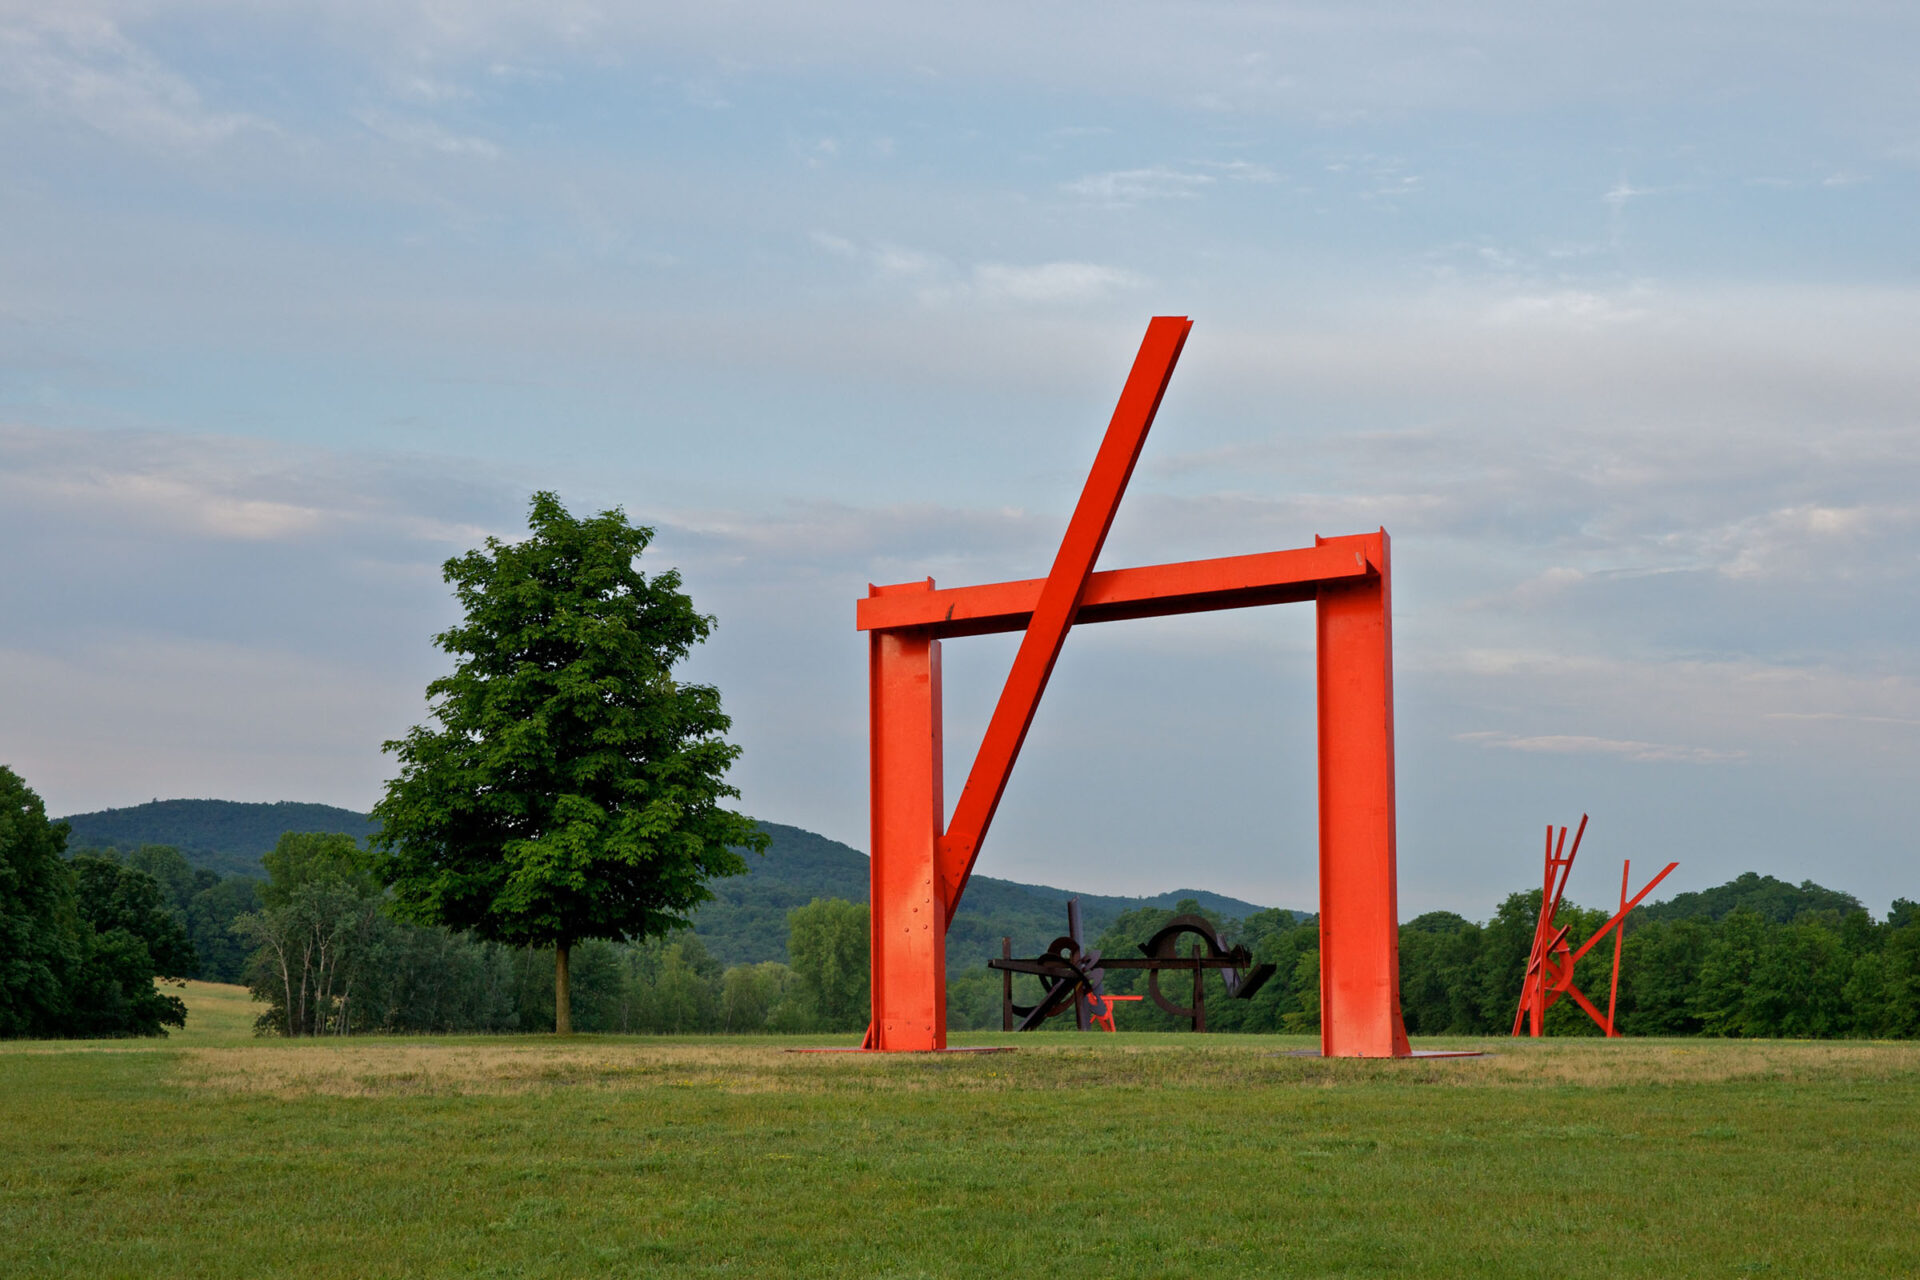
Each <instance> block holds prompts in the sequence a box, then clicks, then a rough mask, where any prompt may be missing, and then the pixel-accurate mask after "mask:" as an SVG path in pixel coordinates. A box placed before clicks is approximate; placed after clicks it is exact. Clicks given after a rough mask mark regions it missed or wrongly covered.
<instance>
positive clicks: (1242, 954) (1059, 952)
mask: <svg viewBox="0 0 1920 1280" xmlns="http://www.w3.org/2000/svg"><path fill="white" fill-rule="evenodd" d="M1187 936H1191V937H1193V938H1195V939H1197V941H1195V942H1194V943H1193V944H1192V946H1191V947H1190V948H1189V950H1188V954H1186V955H1184V956H1183V955H1181V954H1180V945H1181V939H1182V938H1183V937H1187ZM1140 952H1141V958H1139V959H1134V958H1132V957H1130V956H1119V957H1115V958H1113V959H1107V958H1105V957H1103V956H1102V955H1101V954H1100V952H1099V951H1098V950H1096V949H1093V948H1090V947H1087V946H1085V945H1084V944H1083V943H1082V942H1081V939H1080V900H1079V899H1078V898H1070V899H1068V901H1067V932H1066V933H1065V934H1063V935H1062V936H1060V937H1058V938H1055V939H1054V940H1053V942H1052V943H1051V944H1050V945H1049V946H1048V947H1047V949H1046V950H1045V951H1043V952H1041V953H1040V954H1039V955H1037V956H1035V957H1034V958H1033V959H1031V960H1016V959H1014V958H1013V954H1012V953H1013V943H1012V941H1011V940H1010V939H1007V938H1002V939H1001V940H1000V959H998V960H989V961H987V967H988V968H990V969H998V970H999V971H1000V973H1001V986H1000V999H1001V1012H1000V1025H1001V1026H1002V1028H1004V1029H1005V1030H1008V1031H1032V1030H1034V1029H1036V1028H1038V1027H1040V1026H1043V1025H1044V1024H1045V1023H1046V1021H1047V1019H1049V1018H1052V1017H1056V1016H1058V1015H1060V1014H1063V1013H1065V1012H1066V1011H1067V1009H1068V1007H1069V1006H1071V1007H1072V1009H1073V1011H1074V1022H1075V1024H1076V1025H1077V1026H1078V1027H1079V1029H1080V1030H1082V1031H1086V1030H1088V1029H1089V1028H1090V1027H1091V1026H1092V1025H1093V1022H1094V1019H1095V1018H1098V1017H1108V1018H1110V1017H1111V1016H1112V1010H1111V1006H1110V1004H1109V1002H1108V1001H1107V997H1106V971H1107V970H1108V969H1144V970H1146V971H1147V994H1148V995H1149V996H1151V997H1152V999H1153V1002H1154V1003H1155V1004H1157V1005H1159V1006H1160V1007H1161V1008H1162V1009H1165V1010H1166V1011H1167V1012H1168V1013H1170V1014H1172V1015H1173V1016H1174V1017H1176V1018H1184V1019H1186V1020H1187V1021H1188V1022H1189V1023H1190V1024H1191V1025H1192V1027H1193V1029H1194V1030H1195V1031H1205V1030H1206V1029H1207V1005H1206V975H1207V972H1208V971H1209V970H1213V971H1216V972H1218V973H1219V974H1220V978H1221V981H1222V982H1224V983H1225V984H1226V988H1227V995H1228V996H1229V997H1230V998H1232V999H1235V1000H1250V999H1252V998H1253V995H1254V993H1255V992H1256V991H1258V990H1260V988H1261V986H1262V985H1263V984H1264V983H1265V982H1266V981H1267V979H1268V978H1271V977H1272V976H1273V972H1274V969H1273V966H1272V965H1270V964H1255V963H1254V962H1253V953H1252V952H1250V951H1248V950H1247V948H1246V947H1245V946H1244V945H1241V944H1239V943H1236V944H1234V945H1233V946H1231V947H1229V946H1228V945H1227V944H1226V942H1225V941H1224V940H1223V939H1222V938H1221V937H1220V934H1219V932H1218V931H1217V930H1215V929H1214V927H1213V924H1212V922H1211V921H1209V920H1208V919H1207V918H1206V917H1204V916H1197V915H1178V916H1175V917H1173V919H1171V920H1169V921H1167V923H1166V924H1165V925H1163V926H1161V928H1160V929H1159V930H1158V931H1157V932H1156V933H1155V934H1154V935H1153V936H1152V937H1151V938H1149V939H1147V940H1146V941H1145V942H1143V943H1141V944H1140ZM1169 970H1171V971H1174V972H1179V971H1182V970H1184V971H1186V972H1189V973H1191V974H1192V975H1193V995H1192V1000H1193V1003H1192V1004H1191V1005H1181V1004H1176V1003H1174V1001H1173V1000H1172V999H1171V998H1170V997H1169V996H1168V995H1167V994H1166V993H1165V992H1164V991H1162V990H1161V989H1160V975H1161V974H1162V973H1164V972H1167V971H1169ZM1016 973H1028V974H1032V975H1033V976H1034V977H1036V978H1038V979H1040V987H1041V994H1040V1000H1039V1002H1038V1003H1036V1004H1031V1005H1019V1004H1015V1003H1014V1002H1013V975H1014V974H1016Z"/></svg>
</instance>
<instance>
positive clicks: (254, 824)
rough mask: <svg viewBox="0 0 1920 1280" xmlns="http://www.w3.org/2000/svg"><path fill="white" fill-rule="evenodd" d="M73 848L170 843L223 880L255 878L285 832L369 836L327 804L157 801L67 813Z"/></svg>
mask: <svg viewBox="0 0 1920 1280" xmlns="http://www.w3.org/2000/svg"><path fill="white" fill-rule="evenodd" d="M62 821H64V822H66V824H67V825H68V826H70V827H71V828H73V830H72V833H71V834H70V835H69V836H68V837H67V847H68V848H71V849H120V850H123V851H127V852H131V851H133V850H135V849H138V848H140V847H141V846H142V845H149V844H155V845H169V846H171V847H172V848H175V849H178V850H179V851H180V852H181V853H182V854H183V855H184V856H185V857H186V859H187V861H188V862H189V863H190V864H191V865H193V866H195V867H201V868H204V869H205V870H208V871H217V872H219V873H220V874H221V875H223V876H258V875H259V874H260V873H261V866H260V859H261V857H262V855H264V854H265V853H266V852H267V851H268V850H269V849H271V848H273V845H274V842H275V841H276V840H278V839H279V838H280V837H281V836H282V835H284V834H286V833H287V832H289V831H298V832H327V833H331V832H336V831H337V832H340V833H342V834H344V835H350V836H352V837H353V838H354V839H356V840H364V839H366V837H368V836H370V835H372V834H373V831H374V825H373V820H372V819H371V818H369V817H367V815H366V814H364V813H355V812H354V811H353V810H351V809H339V808H335V807H334V806H333V805H330V804H301V803H299V802H297V801H292V800H282V801H280V802H279V803H277V804H245V803H242V802H240V801H236V800H155V801H152V802H150V803H148V804H137V805H131V806H129V807H127V808H124V809H102V810H100V811H98V812H96V813H75V814H69V815H68V816H67V817H66V818H64V819H62Z"/></svg>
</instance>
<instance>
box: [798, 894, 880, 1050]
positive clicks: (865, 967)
mask: <svg viewBox="0 0 1920 1280" xmlns="http://www.w3.org/2000/svg"><path fill="white" fill-rule="evenodd" d="M867 920H868V913H867V907H866V905H865V904H864V903H858V902H846V901H842V900H841V899H839V898H815V899H814V900H813V901H812V902H809V903H808V904H807V905H806V906H804V907H795V908H794V909H793V910H791V911H789V912H787V952H788V954H790V955H791V956H792V957H793V993H792V994H793V998H794V1000H795V1002H796V1003H797V1005H798V1008H799V1009H800V1010H801V1011H804V1014H805V1023H804V1024H803V1025H805V1024H810V1025H811V1027H812V1029H815V1030H819V1031H858V1030H859V1029H860V1028H862V1027H864V1026H866V1025H867V1020H868V1018H869V1016H870V1015H871V1012H872V999H871V997H870V996H869V994H868V991H869V987H868V983H869V981H870V976H871V975H870V969H869V965H870V961H871V957H870V952H869V948H868V945H867V944H868V938H867ZM789 1017H790V1018H791V1015H789ZM774 1021H775V1023H776V1024H778V1025H780V1026H781V1027H782V1028H783V1029H785V1028H787V1027H791V1026H792V1025H793V1021H798V1020H797V1019H796V1020H788V1019H781V1018H778V1017H776V1018H775V1019H774Z"/></svg>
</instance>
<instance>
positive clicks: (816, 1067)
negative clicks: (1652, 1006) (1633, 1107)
mask: <svg viewBox="0 0 1920 1280" xmlns="http://www.w3.org/2000/svg"><path fill="white" fill-rule="evenodd" d="M1306 1043H1308V1042H1306V1041H1301V1040H1297V1039H1287V1040H1278V1041H1276V1040H1275V1039H1270V1038H1267V1037H1225V1036H1222V1037H1215V1038H1209V1039H1207V1040H1204V1041H1197V1040H1195V1039H1194V1038H1192V1037H1186V1036H1173V1035H1168V1036H1144V1035H1140V1036H1123V1037H1116V1038H1112V1039H1109V1038H1107V1037H1098V1038H1096V1037H1092V1036H1088V1037H1074V1036H1065V1035H1061V1036H1035V1037H1026V1038H1024V1039H1023V1040H1021V1041H1020V1042H1019V1046H1018V1049H1017V1050H1016V1052H1014V1053H1011V1054H994V1055H978V1054H954V1055H943V1056H935V1057H925V1056H919V1055H903V1056H898V1057H895V1056H884V1057H883V1056H878V1055H860V1054H797V1053H791V1052H788V1051H787V1046H785V1045H782V1044H781V1043H779V1042H771V1043H770V1042H768V1041H766V1040H758V1041H750V1042H745V1043H742V1042H729V1041H725V1040H711V1039H659V1040H653V1039H607V1040H599V1039H588V1040H568V1041H556V1040H548V1039H544V1038H534V1037H527V1038H514V1039H500V1040H434V1039H418V1040H416V1039H377V1038H359V1039H349V1040H305V1041H294V1042H287V1041H263V1042H255V1043H251V1044H241V1045H217V1046H205V1047H197V1048H190V1049H189V1050H188V1051H187V1052H186V1053H185V1054H183V1055H181V1059H180V1062H179V1066H178V1074H179V1078H180V1079H181V1080H182V1081H183V1082H184V1083H187V1084H190V1085H193V1086H196V1087H200V1088H206V1089H214V1090H219V1091H222V1092H230V1093H253V1094H267V1095H272V1096H277V1097H302V1096H312V1095H319V1096H328V1097H387V1096H394V1095H401V1094H477V1095H488V1094H519V1093H529V1092H538V1091H550V1090H559V1089H596V1090H610V1091H616V1092H629V1091H637V1090H650V1089H674V1088H701V1089H716V1090H720V1091H724V1092H727V1093H766V1092H804V1093H822V1092H838V1091H845V1090H853V1091H884V1092H898V1091H909V1092H911V1091H919V1090H925V1089H948V1090H1000V1089H1042V1090H1045V1089H1060V1088H1077V1087H1083V1086H1087V1085H1092V1084H1098V1085H1101V1086H1104V1087H1108V1088H1119V1089H1127V1088H1134V1089H1138V1088H1218V1087H1221V1086H1228V1085H1254V1084H1258V1085H1266V1086H1280V1087H1286V1086H1295V1087H1304V1088H1315V1087H1320V1088H1332V1087H1342V1086H1366V1085H1391V1084H1424V1085H1441V1086H1453V1087H1468V1088H1472V1087H1480V1088H1526V1087H1537V1086H1577V1087H1587V1088H1610V1087H1617V1086H1627V1085H1644V1084H1688V1083H1701V1084H1705V1083H1718V1082H1726V1081H1736V1080H1769V1079H1777V1080H1797V1081H1812V1080H1842V1079H1859V1080H1881V1079H1891V1078H1895V1077H1902V1076H1906V1077H1911V1076H1915V1075H1920V1045H1914V1044H1872V1043H1862V1042H1855V1041H1839V1042H1835V1041H1828V1042H1783V1041H1705V1040H1689V1041H1673V1040H1615V1041H1612V1042H1607V1041H1602V1040H1592V1039H1587V1040H1571V1039H1569V1040H1547V1041H1537V1042H1536V1041H1500V1042H1495V1043H1494V1044H1490V1045H1489V1046H1488V1047H1492V1048H1493V1049H1494V1052H1492V1053H1491V1054H1489V1055H1488V1056H1486V1057H1481V1058H1458V1059H1423V1060H1415V1061H1411V1062H1381V1061H1357V1060H1351V1059H1349V1060H1335V1061H1324V1060H1321V1059H1318V1058H1312V1057H1301V1056H1297V1055H1296V1052H1295V1051H1296V1050H1297V1049H1299V1048H1301V1047H1304V1045H1305V1044H1306Z"/></svg>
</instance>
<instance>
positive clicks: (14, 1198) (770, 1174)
mask: <svg viewBox="0 0 1920 1280" xmlns="http://www.w3.org/2000/svg"><path fill="white" fill-rule="evenodd" d="M189 1004H190V1006H191V1008H192V1010H193V1016H192V1017H191V1018H190V1019H189V1028H190V1029H189V1030H188V1031H187V1032H185V1033H176V1034H175V1035H174V1036H173V1037H172V1038H171V1039H170V1040H166V1041H158V1042H128V1041H118V1042H111V1041H109V1042H92V1043H56V1042H34V1043H12V1044H7V1045H4V1046H0V1275H3V1276H8V1277H15V1276H20V1277H24V1276H89V1277H95V1276H143V1277H144V1276H208V1277H225V1276H235V1277H240V1276H265V1275H293V1274H297V1275H302V1276H354V1277H361V1276H438V1275H457V1276H556V1277H559V1276H566V1277H572V1276H679V1275H690V1276H704V1275H735V1276H811V1275H860V1276H897V1277H909V1276H962V1275H966V1276H1013V1277H1022V1278H1031V1280H1051V1278H1052V1277H1062V1276H1069V1275H1075V1276H1086V1277H1107V1276H1127V1277H1133V1276H1140V1277H1146V1276H1168V1277H1191V1276H1199V1275H1202V1274H1204V1275H1207V1276H1209V1277H1217V1278H1218V1280H1233V1278H1235V1277H1240V1276H1321V1275H1348V1276H1389V1275H1391V1276H1410V1275H1411V1276H1538V1277H1548V1276H1553V1277H1561V1276H1569V1275H1572V1276H1592V1277H1610V1276H1663V1277H1664V1276H1741V1275H1751V1274H1770V1275H1782V1276H1787V1275H1792V1276H1910V1275H1920V1046H1914V1045H1907V1044H1899V1045H1892V1044H1860V1043H1779V1042H1771V1043H1754V1042H1744V1043H1743V1042H1707V1041H1645V1040H1630V1041H1615V1042H1612V1043H1606V1042H1602V1041H1595V1040H1580V1041H1564V1040H1563V1041H1548V1042H1542V1043H1538V1044H1536V1043H1530V1042H1527V1043H1521V1042H1510V1041H1505V1040H1499V1041H1490V1042H1486V1043H1485V1045H1484V1047H1488V1048H1492V1049H1495V1050H1497V1053H1496V1054H1495V1055H1494V1056H1490V1057H1485V1058H1475V1059H1458V1060H1432V1061H1416V1062H1396V1063H1378V1062H1375V1063H1368V1062H1351V1061H1347V1062H1323V1061H1320V1060H1318V1059H1314V1058H1302V1057H1295V1056H1289V1051H1291V1050H1296V1049H1301V1048H1307V1047H1309V1046H1310V1044H1311V1042H1309V1041H1305V1040H1301V1039H1292V1038H1277V1037H1224V1036H1221V1037H1208V1038H1195V1037H1190V1036H1184V1037H1183V1036H1171V1035H1170V1036H1124V1035H1123V1036H1091V1035H1089V1036H1076V1035H1073V1034H1071V1033H1067V1034H1054V1035H1044V1036H1026V1037H1005V1036H999V1035H994V1036H970V1037H961V1038H960V1039H962V1040H963V1041H967V1042H972V1043H1001V1042H1007V1041H1009V1040H1014V1041H1016V1042H1017V1043H1018V1044H1019V1050H1018V1051H1017V1052H1015V1053H1008V1054H992V1055H985V1054H962V1055H951V1056H943V1057H938V1058H926V1057H918V1058H877V1057H864V1056H856V1055H844V1056H843V1055H811V1054H792V1053H787V1052H784V1051H783V1050H784V1049H785V1048H786V1047H787V1046H788V1045H790V1044H791V1043H793V1042H792V1041H783V1040H773V1039H767V1040H739V1039H733V1040H725V1039H677V1040H656V1039H639V1038H636V1039H613V1038H599V1037H578V1038H575V1039H572V1040H568V1041H554V1040H551V1039H541V1038H532V1037H529V1038H524V1039H483V1038H444V1039H419V1040H414V1039H408V1040H353V1041H333V1042H324V1043H321V1042H307V1043H286V1042H269V1041H260V1040H254V1039H253V1038H252V1037H251V1035H250V1034H249V1028H250V1026H251V1022H252V1016H253V1015H252V1010H251V1008H250V1006H249V1005H248V1004H247V1002H246V998H245V993H244V992H241V991H239V990H238V989H237V988H219V987H208V986H205V985H200V984H195V985H194V986H193V987H192V988H191V989H190V991H189ZM1423 1047H1440V1046H1439V1045H1438V1044H1426V1045H1423ZM1461 1047H1480V1046H1476V1045H1463V1046H1461Z"/></svg>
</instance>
